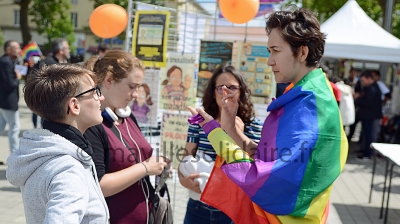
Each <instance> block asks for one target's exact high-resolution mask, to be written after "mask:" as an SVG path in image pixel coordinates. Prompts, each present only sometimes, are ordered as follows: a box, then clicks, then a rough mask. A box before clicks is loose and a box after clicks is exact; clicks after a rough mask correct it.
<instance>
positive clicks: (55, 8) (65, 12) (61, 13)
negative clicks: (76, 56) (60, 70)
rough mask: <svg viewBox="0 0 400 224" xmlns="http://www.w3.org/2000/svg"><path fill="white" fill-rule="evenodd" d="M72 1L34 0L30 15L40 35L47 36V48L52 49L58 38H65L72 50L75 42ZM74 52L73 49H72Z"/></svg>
mask: <svg viewBox="0 0 400 224" xmlns="http://www.w3.org/2000/svg"><path fill="white" fill-rule="evenodd" d="M70 8H71V4H70V0H33V6H32V8H31V10H30V15H32V16H33V19H32V21H33V22H34V23H35V24H36V27H37V31H38V33H39V34H45V36H46V38H47V41H48V43H47V44H46V45H45V48H50V44H51V42H52V41H53V40H54V39H56V38H60V37H62V38H65V39H66V40H67V41H68V43H69V45H70V46H71V48H72V47H73V43H74V41H75V34H74V28H73V26H72V22H71V18H70V13H69V9H70ZM72 50H73V49H72Z"/></svg>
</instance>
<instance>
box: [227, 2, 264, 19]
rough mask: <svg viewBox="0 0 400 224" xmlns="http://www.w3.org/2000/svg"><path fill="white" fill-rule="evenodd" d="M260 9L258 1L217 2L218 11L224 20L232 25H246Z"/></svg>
mask: <svg viewBox="0 0 400 224" xmlns="http://www.w3.org/2000/svg"><path fill="white" fill-rule="evenodd" d="M259 8H260V0H219V9H220V10H221V13H222V15H223V16H224V17H225V19H226V20H228V21H230V22H232V23H237V24H241V23H247V22H248V21H250V20H252V19H253V18H254V17H255V16H256V15H257V12H258V9H259Z"/></svg>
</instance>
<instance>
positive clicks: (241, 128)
mask: <svg viewBox="0 0 400 224" xmlns="http://www.w3.org/2000/svg"><path fill="white" fill-rule="evenodd" d="M235 127H236V131H238V132H244V123H243V121H242V119H240V117H238V116H236V118H235Z"/></svg>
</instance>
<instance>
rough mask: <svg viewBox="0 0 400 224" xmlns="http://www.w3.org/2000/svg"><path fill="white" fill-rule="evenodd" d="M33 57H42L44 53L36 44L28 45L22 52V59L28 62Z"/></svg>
mask: <svg viewBox="0 0 400 224" xmlns="http://www.w3.org/2000/svg"><path fill="white" fill-rule="evenodd" d="M32 56H39V57H41V56H42V52H41V51H40V48H39V47H38V45H37V44H36V42H31V43H29V44H27V45H26V46H25V47H24V48H23V49H22V51H21V57H22V58H24V59H25V60H27V61H29V59H30V58H31V57H32Z"/></svg>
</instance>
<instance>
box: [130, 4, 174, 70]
mask: <svg viewBox="0 0 400 224" xmlns="http://www.w3.org/2000/svg"><path fill="white" fill-rule="evenodd" d="M169 17H170V12H169V11H152V10H150V11H148V10H139V11H137V12H136V14H135V24H134V27H133V34H132V55H133V56H136V57H137V58H139V59H140V60H141V61H142V62H143V64H144V65H145V66H147V67H157V68H160V67H165V65H166V53H167V44H168V27H169Z"/></svg>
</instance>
